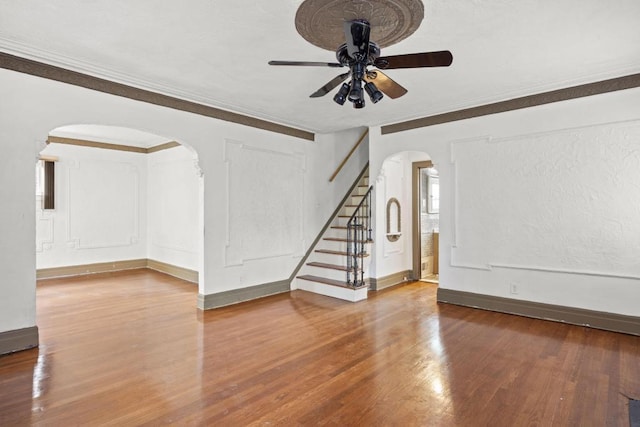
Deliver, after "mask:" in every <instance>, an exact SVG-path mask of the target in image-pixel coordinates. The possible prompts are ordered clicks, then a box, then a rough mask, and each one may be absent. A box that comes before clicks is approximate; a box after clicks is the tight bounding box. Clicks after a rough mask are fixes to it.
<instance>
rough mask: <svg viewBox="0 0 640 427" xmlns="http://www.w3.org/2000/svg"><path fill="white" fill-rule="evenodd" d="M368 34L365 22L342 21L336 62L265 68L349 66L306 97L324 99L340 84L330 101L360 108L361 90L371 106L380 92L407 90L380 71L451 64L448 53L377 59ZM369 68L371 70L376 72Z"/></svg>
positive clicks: (393, 94)
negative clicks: (367, 97) (343, 37)
mask: <svg viewBox="0 0 640 427" xmlns="http://www.w3.org/2000/svg"><path fill="white" fill-rule="evenodd" d="M370 33H371V25H370V24H369V22H368V21H367V20H365V19H355V20H351V21H346V22H345V23H344V34H345V39H346V43H344V44H342V45H341V46H340V47H338V50H336V59H337V60H338V62H309V61H269V65H296V66H311V67H336V68H338V67H349V70H350V71H348V72H346V73H344V74H340V75H339V76H337V77H335V78H333V79H332V80H331V81H329V82H328V83H327V84H325V85H324V86H322V87H321V88H320V89H318V90H317V91H315V92H314V93H312V94H311V95H310V97H311V98H318V97H321V96H324V95H326V94H327V93H329V92H331V91H332V90H333V89H334V88H336V87H337V86H338V85H339V84H340V83H342V86H341V87H340V90H338V92H337V93H336V95H335V96H334V97H333V100H334V101H335V102H337V103H338V104H340V105H344V103H345V101H346V100H347V99H348V100H349V101H351V102H352V103H353V106H354V108H363V107H364V104H365V102H364V91H366V92H367V94H368V95H369V98H370V99H371V102H373V103H374V104H375V103H376V102H378V101H380V100H381V99H382V98H383V94H382V93H383V92H384V93H385V94H386V95H387V96H388V97H389V98H393V99H395V98H399V97H401V96H402V95H404V94H405V93H407V89H405V88H404V87H402V86H401V85H399V84H398V83H396V82H395V81H393V80H391V79H390V78H389V77H388V76H387V75H385V74H384V73H382V71H380V70H391V69H396V68H420V67H448V66H449V65H451V62H452V61H453V55H452V54H451V52H449V51H448V50H442V51H437V52H422V53H410V54H406V55H393V56H380V48H379V47H378V45H377V44H376V43H374V42H372V41H370V40H369V35H370ZM369 67H375V68H377V70H376V69H371V68H369ZM349 76H351V81H349V82H345V80H347V79H348V78H349ZM343 82H344V83H343ZM363 84H364V91H363Z"/></svg>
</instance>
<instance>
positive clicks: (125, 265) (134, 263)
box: [36, 259, 147, 279]
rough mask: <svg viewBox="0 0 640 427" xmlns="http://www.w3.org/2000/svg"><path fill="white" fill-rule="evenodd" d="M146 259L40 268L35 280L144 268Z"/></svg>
mask: <svg viewBox="0 0 640 427" xmlns="http://www.w3.org/2000/svg"><path fill="white" fill-rule="evenodd" d="M146 266H147V260H146V259H132V260H126V261H113V262H98V263H94V264H83V265H69V266H65V267H53V268H40V269H38V270H36V279H53V278H57V277H68V276H83V275H85V274H96V273H108V272H111V271H120V270H131V269H134V268H145V267H146Z"/></svg>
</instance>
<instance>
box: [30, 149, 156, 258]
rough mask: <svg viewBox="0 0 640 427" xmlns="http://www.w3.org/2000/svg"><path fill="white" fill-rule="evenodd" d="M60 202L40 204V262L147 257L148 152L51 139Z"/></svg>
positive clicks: (38, 225) (37, 254) (38, 250)
mask: <svg viewBox="0 0 640 427" xmlns="http://www.w3.org/2000/svg"><path fill="white" fill-rule="evenodd" d="M42 153H43V154H47V155H51V156H57V157H58V158H59V161H58V162H56V177H55V185H56V206H55V209H54V210H44V211H43V210H42V209H40V205H39V204H37V205H36V266H37V268H51V267H61V266H69V265H82V264H92V263H98V262H110V261H122V260H128V259H140V258H146V256H147V248H146V212H147V209H146V200H147V198H146V182H147V180H146V173H147V162H146V157H145V155H144V154H139V153H129V152H123V151H113V150H103V149H96V148H88V147H77V146H71V145H60V144H50V145H49V146H47V147H46V148H45V149H44V150H43V151H42Z"/></svg>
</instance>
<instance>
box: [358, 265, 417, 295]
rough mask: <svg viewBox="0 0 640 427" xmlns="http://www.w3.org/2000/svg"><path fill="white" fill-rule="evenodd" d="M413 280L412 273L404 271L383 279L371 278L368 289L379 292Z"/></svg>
mask: <svg viewBox="0 0 640 427" xmlns="http://www.w3.org/2000/svg"><path fill="white" fill-rule="evenodd" d="M411 280H414V279H413V271H411V270H405V271H399V272H397V273H393V274H390V275H388V276H384V277H378V278H374V277H371V278H369V279H368V281H369V289H371V290H372V291H381V290H382V289H386V288H390V287H391V286H395V285H400V284H402V283H407V282H408V281H411Z"/></svg>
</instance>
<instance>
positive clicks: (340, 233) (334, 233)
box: [322, 228, 347, 239]
mask: <svg viewBox="0 0 640 427" xmlns="http://www.w3.org/2000/svg"><path fill="white" fill-rule="evenodd" d="M322 237H323V238H325V237H338V238H340V239H346V238H347V230H346V229H343V228H327V231H325V233H324V234H323V235H322Z"/></svg>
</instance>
